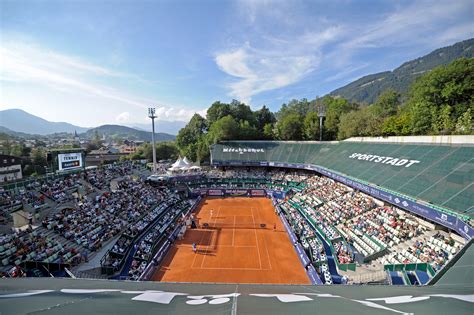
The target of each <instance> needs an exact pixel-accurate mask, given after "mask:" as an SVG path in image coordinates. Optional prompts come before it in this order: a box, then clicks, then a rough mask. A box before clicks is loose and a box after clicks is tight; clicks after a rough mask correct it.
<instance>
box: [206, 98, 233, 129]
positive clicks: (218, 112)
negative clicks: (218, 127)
mask: <svg viewBox="0 0 474 315" xmlns="http://www.w3.org/2000/svg"><path fill="white" fill-rule="evenodd" d="M231 114H232V110H231V107H230V105H229V104H225V103H221V102H214V103H212V105H211V107H209V109H208V110H207V113H206V118H207V122H208V124H209V126H210V125H212V124H213V123H214V122H216V121H218V120H219V119H221V118H222V117H225V116H227V115H231Z"/></svg>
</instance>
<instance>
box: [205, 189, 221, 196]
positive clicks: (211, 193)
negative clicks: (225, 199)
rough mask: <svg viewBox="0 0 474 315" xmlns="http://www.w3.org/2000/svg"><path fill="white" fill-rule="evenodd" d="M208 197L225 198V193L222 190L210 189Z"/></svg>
mask: <svg viewBox="0 0 474 315" xmlns="http://www.w3.org/2000/svg"><path fill="white" fill-rule="evenodd" d="M207 195H208V196H224V192H223V191H222V189H208V190H207Z"/></svg>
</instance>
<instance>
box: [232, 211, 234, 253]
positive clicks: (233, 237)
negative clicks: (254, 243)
mask: <svg viewBox="0 0 474 315" xmlns="http://www.w3.org/2000/svg"><path fill="white" fill-rule="evenodd" d="M234 239H235V215H234V226H233V227H232V246H234Z"/></svg>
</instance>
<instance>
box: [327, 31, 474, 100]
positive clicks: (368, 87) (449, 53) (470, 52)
mask: <svg viewBox="0 0 474 315" xmlns="http://www.w3.org/2000/svg"><path fill="white" fill-rule="evenodd" d="M461 57H467V58H472V57H474V38H471V39H468V40H465V41H462V42H459V43H456V44H454V45H452V46H448V47H444V48H439V49H436V50H435V51H433V52H431V53H429V54H428V55H426V56H423V57H420V58H417V59H415V60H411V61H408V62H405V63H404V64H402V65H401V66H400V67H398V68H396V69H395V70H393V71H385V72H380V73H376V74H370V75H367V76H364V77H362V78H360V79H358V80H356V81H354V82H352V83H349V84H347V85H346V86H343V87H341V88H338V89H337V90H334V91H332V92H331V93H329V94H330V95H331V96H340V97H342V98H345V99H347V100H349V101H356V102H360V103H366V104H372V103H373V102H375V100H376V99H377V97H378V96H379V95H380V94H382V92H383V91H385V90H387V89H392V90H394V91H396V92H398V93H401V94H405V93H406V92H407V91H408V89H409V87H410V84H411V83H412V82H413V81H414V80H415V79H416V78H418V77H420V76H421V75H422V74H424V73H426V72H427V71H429V70H431V69H433V68H435V67H437V66H440V65H447V64H449V63H450V62H452V61H453V60H456V59H458V58H461Z"/></svg>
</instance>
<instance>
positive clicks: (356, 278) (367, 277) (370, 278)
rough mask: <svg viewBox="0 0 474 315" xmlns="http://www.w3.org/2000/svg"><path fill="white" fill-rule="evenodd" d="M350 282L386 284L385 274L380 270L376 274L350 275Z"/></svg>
mask: <svg viewBox="0 0 474 315" xmlns="http://www.w3.org/2000/svg"><path fill="white" fill-rule="evenodd" d="M350 280H351V281H352V283H370V282H386V281H387V272H386V271H383V270H381V271H376V272H368V273H363V274H356V275H351V276H350Z"/></svg>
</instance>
